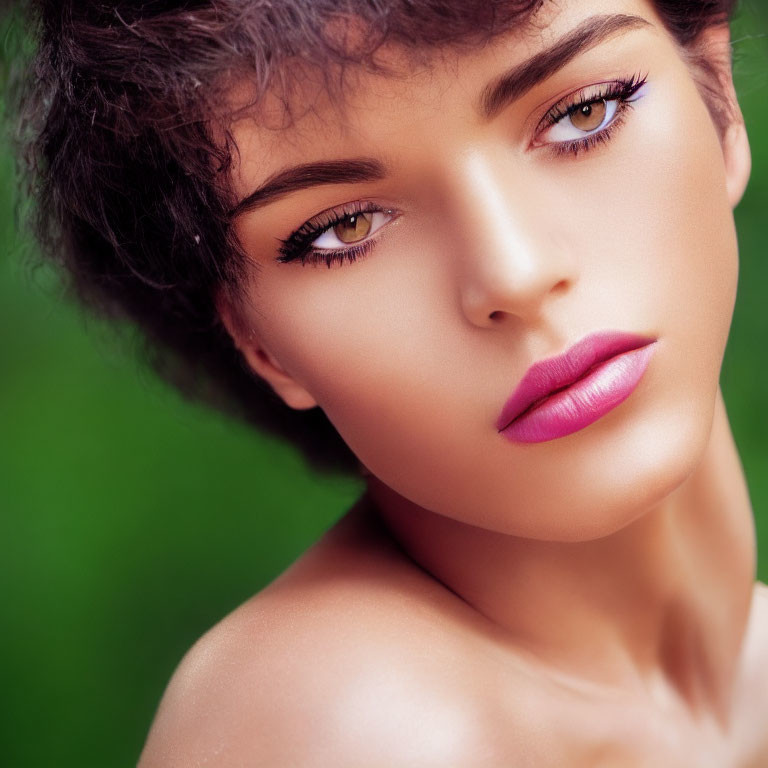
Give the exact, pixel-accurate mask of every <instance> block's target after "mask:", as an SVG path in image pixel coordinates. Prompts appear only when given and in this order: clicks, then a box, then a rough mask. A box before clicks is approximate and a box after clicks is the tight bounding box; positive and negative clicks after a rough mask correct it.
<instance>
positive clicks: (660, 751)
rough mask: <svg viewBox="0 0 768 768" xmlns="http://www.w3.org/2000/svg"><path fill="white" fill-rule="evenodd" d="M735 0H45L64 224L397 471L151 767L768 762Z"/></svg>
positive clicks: (50, 135)
mask: <svg viewBox="0 0 768 768" xmlns="http://www.w3.org/2000/svg"><path fill="white" fill-rule="evenodd" d="M730 6H731V3H730V2H727V1H725V0H723V1H722V2H716V1H714V0H711V1H709V2H708V1H706V0H703V1H702V2H685V3H680V2H675V3H672V2H662V1H661V0H656V1H655V2H652V1H651V0H619V2H612V3H604V2H600V1H599V0H593V1H591V2H577V1H576V0H562V2H559V3H550V2H547V1H546V0H544V2H532V1H529V2H505V3H487V2H482V3H481V2H477V3H467V2H461V3H459V2H455V3H452V2H448V1H447V0H443V1H438V0H433V1H431V2H423V3H415V4H411V3H406V2H390V3H383V2H382V3H376V4H368V3H357V2H352V1H350V2H349V3H342V4H340V3H337V2H335V3H330V2H328V3H324V2H320V3H318V2H312V3H309V2H300V1H299V0H295V1H294V2H288V0H286V1H285V2H282V3H279V4H272V5H271V4H268V3H259V2H250V3H244V2H234V1H233V0H230V1H229V2H200V3H194V4H178V5H177V4H173V3H154V4H153V3H150V4H147V3H135V4H131V3H125V4H122V3H119V4H114V5H111V4H110V5H106V4H104V3H98V4H97V3H78V4H77V7H75V4H73V5H72V7H70V6H69V5H68V4H64V7H63V8H62V5H61V4H60V3H56V4H54V3H41V4H40V8H39V12H40V19H41V21H42V24H41V28H40V29H41V35H42V46H41V50H40V54H39V57H38V66H37V69H36V79H37V95H36V98H30V101H29V104H30V108H29V110H28V114H31V115H35V116H38V119H39V120H40V124H39V129H38V130H39V134H38V138H37V140H36V141H35V142H34V145H33V154H32V157H33V159H36V160H37V163H36V167H37V168H38V169H41V170H40V171H39V174H40V175H39V177H38V178H39V180H40V181H41V188H40V190H39V192H38V194H39V195H40V206H39V208H40V211H41V217H40V224H41V231H42V233H43V236H44V240H46V241H47V242H48V243H49V246H50V245H51V244H53V245H54V246H55V248H56V253H57V254H59V255H61V256H62V257H63V259H64V261H65V264H66V266H67V267H68V268H69V269H70V271H71V273H72V275H73V276H74V278H75V283H76V286H77V287H78V288H79V290H80V292H81V293H82V294H83V295H84V296H85V297H86V298H88V299H90V300H91V301H95V302H97V303H99V304H100V305H101V306H102V307H105V308H106V309H108V310H110V311H112V312H115V313H118V314H121V315H127V316H128V317H131V318H133V319H134V320H136V321H138V322H139V323H140V324H141V325H142V327H143V328H144V329H145V331H146V333H147V334H148V336H149V338H150V339H151V340H154V341H155V342H158V343H159V344H161V345H163V346H164V348H166V349H167V350H169V354H170V353H173V354H174V356H175V357H174V359H176V360H181V361H184V362H186V364H187V370H192V371H194V370H197V369H200V368H204V369H205V370H206V371H207V372H208V373H209V374H210V375H212V376H213V377H214V378H215V380H216V381H218V382H219V383H220V384H221V385H222V386H223V387H224V388H226V391H228V392H229V393H230V395H231V396H233V397H237V398H239V399H240V401H241V402H242V403H243V404H244V408H245V409H246V410H247V412H248V415H250V416H251V418H253V419H254V420H256V421H257V422H258V423H260V424H262V425H263V426H265V427H267V428H270V429H273V430H276V431H279V432H280V433H281V434H283V435H285V436H287V437H289V438H290V439H294V440H296V441H297V443H299V444H300V445H302V446H303V447H304V449H305V450H306V452H307V455H308V456H310V457H311V458H312V459H313V461H315V463H316V464H317V465H318V466H326V467H340V466H343V467H348V468H352V467H359V471H360V472H362V473H363V475H364V476H365V478H366V485H367V491H366V493H365V495H364V496H363V497H362V498H361V499H360V501H359V502H358V503H357V504H356V505H355V506H354V508H353V509H352V510H351V511H350V512H349V514H348V515H346V516H345V518H344V519H343V520H342V521H341V522H340V523H339V524H338V525H337V526H336V527H335V528H334V529H333V530H332V531H331V532H330V533H329V534H328V535H327V536H326V537H325V538H324V539H323V540H322V541H321V542H319V543H318V544H317V545H316V546H315V547H314V548H313V549H312V550H310V551H309V552H308V553H307V554H306V555H305V556H304V557H303V558H302V559H301V560H300V561H299V562H298V563H296V564H295V565H294V566H293V567H292V568H290V569H289V570H288V571H287V572H286V573H284V574H283V575H282V576H281V577H280V578H279V579H278V580H276V581H275V582H274V583H273V584H272V585H271V586H270V587H268V588H267V589H266V590H264V591H263V592H261V593H260V594H259V595H257V596H255V597H254V598H253V599H252V600H250V601H248V602H247V603H246V604H244V605H243V606H241V607H240V608H239V609H238V610H236V611H235V612H234V613H233V614H231V615H230V616H228V617H227V618H225V619H224V620H223V621H222V622H221V623H220V624H219V625H217V626H216V627H215V628H214V629H212V630H211V631H210V632H209V633H208V634H207V635H206V636H205V637H204V638H203V639H201V640H200V641H199V642H198V643H197V644H196V646H195V647H194V648H193V649H192V650H191V651H190V652H189V654H188V655H187V656H186V658H185V660H184V661H183V662H182V664H181V665H180V667H179V669H178V670H177V672H176V674H175V675H174V677H173V680H172V681H171V683H170V685H169V687H168V690H167V691H166V694H165V696H164V698H163V701H162V703H161V705H160V708H159V711H158V714H157V717H156V720H155V722H154V724H153V727H152V730H151V732H150V734H149V738H148V741H147V744H146V747H145V749H144V752H143V754H142V758H141V761H140V765H141V766H142V768H152V767H153V766H172V765H178V766H191V765H204V764H205V765H216V766H230V765H231V766H234V765H265V766H273V765H281V766H282V765H334V766H336V765H350V766H362V765H365V766H368V765H375V766H378V765H381V766H395V765H404V766H406V765H407V766H415V765H419V766H421V765H440V766H442V765H462V766H475V765H477V766H480V765H499V766H507V765H516V766H522V765H531V766H537V767H538V766H549V765H552V766H563V765H568V766H596V765H606V766H615V765H622V766H623V765H627V766H628V765H663V766H670V767H671V766H678V765H679V766H691V765H695V766H710V765H711V766H718V768H720V767H722V768H726V767H731V766H733V767H736V766H739V767H741V768H746V767H747V766H761V765H765V764H768V737H766V734H765V731H766V729H765V723H764V721H763V717H762V712H763V711H764V709H765V705H766V704H768V675H766V672H765V670H766V668H768V665H766V663H765V662H766V659H767V657H768V598H766V594H767V593H766V590H765V587H764V586H762V585H759V584H755V576H754V574H755V539H754V530H753V524H752V515H751V509H750V502H749V498H748V494H747V489H746V484H745V481H744V477H743V473H742V469H741V465H740V462H739V459H738V454H737V451H736V448H735V445H734V443H733V440H732V436H731V432H730V428H729V425H728V419H727V414H726V412H725V408H724V404H723V400H722V396H721V393H720V390H719V387H718V380H719V373H720V367H721V363H722V358H723V353H724V350H725V345H726V341H727V337H728V332H729V327H730V322H731V316H732V311H733V306H734V301H735V295H736V283H737V273H738V262H737V248H736V239H735V232H734V226H733V216H732V210H733V207H734V206H735V205H736V204H737V203H738V201H739V199H740V198H741V195H742V193H743V191H744V188H745V186H746V183H747V179H748V176H749V170H750V159H749V147H748V143H747V138H746V133H745V130H744V126H743V121H742V119H741V116H740V113H739V110H738V106H737V104H736V99H735V95H734V92H733V85H732V80H731V73H730V56H729V35H728V26H727V17H728V13H729V11H730ZM35 153H36V154H35ZM40 161H42V162H40ZM51 250H52V251H53V248H51ZM254 382H255V386H254Z"/></svg>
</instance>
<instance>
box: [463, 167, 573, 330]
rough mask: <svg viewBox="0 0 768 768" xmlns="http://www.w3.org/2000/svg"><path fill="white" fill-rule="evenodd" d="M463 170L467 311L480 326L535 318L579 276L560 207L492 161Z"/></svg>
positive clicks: (465, 310)
mask: <svg viewBox="0 0 768 768" xmlns="http://www.w3.org/2000/svg"><path fill="white" fill-rule="evenodd" d="M505 171H506V172H505ZM461 175H462V177H463V178H462V179H461V181H460V182H459V188H460V189H461V190H462V191H461V193H460V195H458V196H457V198H456V201H455V202H456V210H457V212H458V213H457V216H456V217H455V219H454V221H455V222H456V224H457V231H456V235H457V238H458V240H457V242H456V245H457V246H458V249H459V258H458V272H459V275H458V287H459V300H460V304H461V309H462V311H463V313H464V315H465V316H466V318H467V319H468V320H469V321H470V322H471V323H473V324H474V325H477V326H480V327H490V326H493V325H496V324H498V323H499V322H502V321H503V320H504V319H505V318H507V317H508V316H510V315H514V316H516V317H517V318H518V319H519V320H521V321H523V322H524V323H535V322H536V320H537V319H538V318H539V317H540V315H541V314H542V312H543V311H544V310H545V308H546V306H547V303H548V301H549V300H550V299H551V298H552V297H553V296H555V295H556V294H560V293H562V292H564V291H566V290H567V289H568V287H569V286H570V285H571V284H572V283H573V282H574V281H575V279H576V275H575V265H574V263H573V260H572V258H571V254H570V252H569V250H568V248H567V243H566V242H564V240H563V238H560V237H558V236H557V234H556V233H557V225H556V219H557V211H556V210H548V209H547V206H546V200H544V199H542V198H545V197H546V194H545V193H539V194H537V193H536V192H535V191H534V185H533V184H531V183H526V181H525V180H524V179H523V178H521V177H520V176H517V177H512V175H511V173H510V172H509V168H508V166H507V168H506V169H505V168H504V166H503V165H501V164H498V163H496V164H494V163H492V162H490V160H489V159H488V158H483V157H480V156H472V157H468V158H467V159H466V163H465V164H464V166H463V168H462V172H461Z"/></svg>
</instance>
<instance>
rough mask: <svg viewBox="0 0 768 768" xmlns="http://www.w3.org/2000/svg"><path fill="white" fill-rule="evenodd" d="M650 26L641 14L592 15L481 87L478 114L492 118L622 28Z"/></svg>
mask: <svg viewBox="0 0 768 768" xmlns="http://www.w3.org/2000/svg"><path fill="white" fill-rule="evenodd" d="M650 26H652V25H651V23H650V22H649V21H647V20H646V19H644V18H642V17H641V16H630V15H627V14H611V15H604V16H592V17H590V18H588V19H586V20H585V21H583V22H582V23H581V24H579V26H578V27H576V28H575V29H573V30H571V31H570V32H568V33H567V34H566V35H564V36H563V37H561V38H560V39H559V40H558V41H557V42H556V43H555V44H554V45H553V46H551V47H550V48H547V49H546V50H545V51H541V52H540V53H537V54H536V55H535V56H533V57H532V58H530V59H528V60H527V61H524V62H523V63H522V64H519V65H517V66H516V67H513V68H512V69H510V70H509V71H507V72H505V73H504V74H503V75H500V76H499V77H497V78H496V79H495V80H494V81H493V82H491V83H490V84H489V85H487V86H486V87H485V88H484V89H483V93H482V96H481V98H480V108H479V111H480V114H481V115H482V116H483V117H484V118H486V119H491V118H493V117H495V116H496V115H497V114H498V113H499V112H501V110H502V109H504V108H505V107H506V106H508V105H509V104H511V103H512V102H513V101H516V100H517V99H519V98H521V97H522V96H524V95H525V94H526V93H528V91H530V90H531V89H532V88H534V87H535V86H536V85H538V84H539V83H541V82H543V81H544V80H546V79H547V78H549V77H551V76H552V75H554V74H555V73H556V72H558V71H559V70H561V69H562V68H563V67H564V66H565V65H566V64H568V63H569V62H570V61H571V60H572V59H574V58H575V57H576V56H578V55H580V54H582V53H585V52H586V51H588V50H590V49H592V48H594V47H595V46H597V45H599V44H600V43H602V42H605V41H606V40H608V39H610V38H612V37H615V36H616V35H618V34H620V33H624V32H629V31H630V30H633V29H641V28H642V27H650Z"/></svg>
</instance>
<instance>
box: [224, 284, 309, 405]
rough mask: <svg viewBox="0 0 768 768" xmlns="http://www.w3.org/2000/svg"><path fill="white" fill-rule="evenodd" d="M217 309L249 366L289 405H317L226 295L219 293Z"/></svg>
mask: <svg viewBox="0 0 768 768" xmlns="http://www.w3.org/2000/svg"><path fill="white" fill-rule="evenodd" d="M216 308H217V309H218V312H219V317H220V318H221V322H222V324H223V325H224V327H225V328H226V330H227V333H229V335H230V337H231V338H232V341H233V342H234V344H235V346H236V347H237V349H238V350H239V351H240V354H241V355H242V356H243V359H244V360H245V361H246V363H247V364H248V367H249V368H250V369H251V370H252V371H253V372H254V373H255V374H256V375H257V376H259V377H260V378H262V379H263V380H264V381H266V382H267V383H268V384H269V385H270V386H271V387H272V389H273V390H274V392H275V394H277V395H278V396H279V397H280V398H281V399H282V400H283V402H284V403H285V404H286V405H287V406H288V407H289V408H294V409H296V410H307V409H309V408H314V407H315V406H316V405H317V401H316V400H315V398H314V397H312V395H311V394H310V393H309V392H308V391H307V390H306V389H305V388H304V387H303V386H302V385H301V384H300V383H299V382H298V381H297V380H296V379H295V378H294V377H293V376H292V375H291V374H290V373H288V371H286V370H285V368H283V366H282V365H281V364H280V362H279V361H278V360H277V358H276V357H275V356H274V355H273V354H272V353H271V352H269V350H267V349H266V347H265V346H264V344H263V342H262V341H261V339H260V338H259V337H258V335H257V334H256V332H255V331H254V330H253V329H252V328H247V327H246V326H245V324H244V323H243V321H242V320H241V319H240V318H239V316H238V315H237V313H236V310H235V309H234V308H233V306H232V303H231V301H230V300H229V299H228V298H227V297H225V296H223V295H222V294H219V296H218V297H217V299H216Z"/></svg>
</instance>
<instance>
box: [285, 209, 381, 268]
mask: <svg viewBox="0 0 768 768" xmlns="http://www.w3.org/2000/svg"><path fill="white" fill-rule="evenodd" d="M381 210H382V208H381V206H378V205H374V204H373V203H360V202H355V203H351V204H350V205H347V206H344V207H343V208H341V210H338V209H337V210H335V211H327V212H325V213H321V214H319V215H318V216H316V217H315V218H314V219H310V220H309V221H307V222H305V223H304V224H302V225H301V226H300V227H299V228H298V229H297V230H296V231H295V232H292V233H291V234H290V235H289V236H288V237H287V238H286V239H285V240H280V242H281V243H282V245H281V246H280V247H279V248H278V251H279V253H280V256H279V257H278V258H277V261H279V262H280V263H281V264H285V263H288V262H290V261H300V262H301V264H302V265H303V264H308V263H309V264H317V263H322V262H325V264H326V265H327V266H328V267H329V268H330V267H331V264H333V263H343V262H344V261H345V260H349V261H350V262H352V261H355V260H356V259H358V258H361V257H362V256H364V255H366V254H367V253H368V252H369V251H370V249H371V246H372V245H373V244H374V242H375V241H373V240H366V241H364V242H363V243H360V245H352V246H350V247H349V248H339V249H336V250H330V249H327V248H323V249H318V250H313V249H312V243H313V242H314V241H315V240H316V239H317V238H318V237H320V235H322V234H323V233H324V232H327V231H328V230H329V229H332V228H333V227H335V226H336V225H337V224H340V223H341V222H342V221H344V219H346V218H347V217H348V216H355V215H356V214H360V213H377V212H380V211H381Z"/></svg>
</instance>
